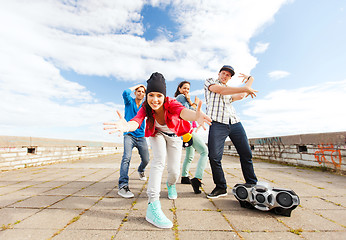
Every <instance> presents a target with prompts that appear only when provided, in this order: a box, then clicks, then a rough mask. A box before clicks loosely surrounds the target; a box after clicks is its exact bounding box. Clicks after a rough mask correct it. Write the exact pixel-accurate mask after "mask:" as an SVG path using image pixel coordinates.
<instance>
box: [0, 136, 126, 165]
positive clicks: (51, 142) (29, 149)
mask: <svg viewBox="0 0 346 240" xmlns="http://www.w3.org/2000/svg"><path fill="white" fill-rule="evenodd" d="M121 152H123V146H122V144H117V143H107V142H91V141H77V140H64V139H49V138H35V137H12V136H0V170H10V169H15V168H23V167H29V166H38V165H43V164H51V163H55V162H62V161H69V160H77V159H82V158H87V157H97V156H101V155H107V154H113V153H121Z"/></svg>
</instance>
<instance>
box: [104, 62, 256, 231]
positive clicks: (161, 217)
mask: <svg viewBox="0 0 346 240" xmlns="http://www.w3.org/2000/svg"><path fill="white" fill-rule="evenodd" d="M234 74H235V71H234V69H233V67H231V66H230V65H224V66H223V67H222V68H221V69H220V71H219V73H218V77H217V78H208V79H207V80H206V81H205V83H204V91H205V100H206V113H203V112H202V111H201V106H202V101H201V100H200V99H199V98H198V97H195V99H194V101H192V100H191V98H190V82H188V81H182V82H181V83H180V84H179V85H178V87H177V90H176V92H175V98H171V97H167V95H166V81H165V78H164V76H163V75H162V74H161V73H158V72H155V73H153V74H152V75H151V76H150V78H149V79H148V80H147V86H144V85H142V84H140V85H136V86H133V87H131V88H129V89H126V90H125V91H124V92H123V99H124V103H125V117H123V116H122V115H121V113H120V112H119V111H117V114H118V116H119V120H118V121H116V122H108V123H104V125H106V127H105V128H104V129H105V130H110V131H109V133H116V132H122V133H124V153H123V157H122V161H121V165H120V177H119V184H118V187H119V190H118V194H119V195H120V196H122V197H124V198H131V197H134V194H133V193H132V192H131V191H130V189H129V176H128V171H129V165H130V160H131V156H132V149H133V148H134V147H135V148H137V149H138V153H139V155H140V157H141V163H140V165H139V167H138V169H137V170H138V174H139V179H140V180H145V181H146V180H147V178H146V176H145V173H144V172H145V168H146V166H147V165H148V163H149V150H148V146H147V141H146V138H149V141H150V145H151V149H152V155H153V157H152V160H151V167H150V173H149V180H148V185H147V195H148V207H147V212H146V220H147V221H148V222H150V223H152V224H153V225H155V226H156V227H159V228H171V227H173V223H172V222H171V221H170V220H169V219H168V218H167V217H166V216H165V214H164V213H163V211H162V209H161V204H160V191H161V180H162V175H163V171H164V168H165V163H166V161H167V171H168V174H167V181H166V185H167V190H168V198H169V199H176V198H177V191H176V183H177V182H178V180H179V177H180V162H181V154H182V149H183V145H184V147H186V148H185V149H186V154H185V159H184V162H183V166H182V174H181V183H182V184H191V185H192V188H193V191H194V193H196V194H199V193H201V191H200V187H201V184H202V179H203V172H204V169H205V167H206V162H207V159H208V158H209V162H210V167H211V170H212V175H213V181H214V183H215V185H216V186H215V188H214V189H213V190H212V192H211V193H210V194H208V195H207V197H208V198H212V199H213V198H219V197H222V196H226V195H227V183H226V178H225V175H224V171H223V168H222V164H221V160H222V155H223V150H224V144H225V140H226V138H227V137H229V138H230V139H231V141H232V143H233V145H234V146H235V148H236V150H237V152H238V154H239V157H240V163H241V169H242V172H243V176H244V179H245V181H246V183H247V184H256V183H257V178H256V175H255V172H254V168H253V163H252V153H251V149H250V146H249V143H248V139H247V136H246V133H245V130H244V128H243V126H242V124H241V122H240V120H239V118H238V117H237V115H236V112H235V109H234V108H233V106H232V102H234V101H237V100H241V99H243V98H245V97H247V96H251V97H255V96H256V92H257V91H256V90H254V89H252V88H251V85H252V83H253V81H254V78H253V77H252V76H247V75H245V74H242V73H240V74H239V77H241V78H242V79H243V82H244V83H245V84H244V85H243V86H241V87H231V86H228V85H227V83H228V81H229V80H230V79H231V78H232V77H233V76H234ZM132 92H134V95H135V98H133V97H131V93H132ZM145 119H146V121H145V122H144V120H145ZM196 123H197V124H196ZM205 124H207V125H209V133H208V144H207V145H206V143H205V141H204V139H203V138H202V137H201V135H200V134H199V133H198V131H197V130H198V129H199V128H200V127H202V128H203V129H204V130H206V126H205ZM183 139H184V141H183ZM186 139H187V140H186ZM183 142H184V144H183ZM195 151H197V152H198V153H199V155H200V158H199V160H198V164H197V168H196V172H195V177H194V178H192V179H190V178H189V169H190V165H191V162H192V160H193V158H194V153H195Z"/></svg>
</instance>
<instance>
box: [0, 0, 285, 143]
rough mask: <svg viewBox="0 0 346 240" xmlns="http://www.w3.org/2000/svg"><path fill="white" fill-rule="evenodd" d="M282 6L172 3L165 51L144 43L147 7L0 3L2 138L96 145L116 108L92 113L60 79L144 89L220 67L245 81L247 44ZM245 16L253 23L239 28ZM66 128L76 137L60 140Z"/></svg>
mask: <svg viewBox="0 0 346 240" xmlns="http://www.w3.org/2000/svg"><path fill="white" fill-rule="evenodd" d="M287 2H289V1H288V0H280V1H278V0H266V1H261V2H259V1H256V0H251V1H234V2H232V4H231V5H232V7H231V8H230V7H229V6H230V2H229V1H228V0H225V1H200V2H199V3H198V4H196V2H195V1H187V0H186V1H181V0H176V1H171V3H172V6H173V7H172V9H171V11H170V13H171V14H172V18H173V19H176V20H177V22H178V23H179V26H180V29H179V32H178V33H176V34H178V36H180V37H178V38H177V39H178V40H175V41H169V38H165V37H164V35H165V34H164V33H163V35H162V36H160V38H158V39H155V40H153V41H146V40H145V39H144V38H143V37H142V35H143V31H144V28H143V26H142V22H141V21H142V16H141V15H140V11H141V9H142V7H143V6H144V4H146V3H148V1H145V0H133V1H122V0H116V1H114V0H99V1H90V0H86V1H62V0H61V1H52V0H51V1H46V0H36V1H22V0H11V1H3V2H2V3H1V7H0V21H1V23H2V24H1V25H0V89H1V90H0V101H1V102H3V103H6V105H5V104H2V105H1V107H0V111H1V113H2V114H1V117H0V129H1V132H2V134H4V135H31V136H42V137H64V136H67V137H66V138H69V137H68V136H71V137H73V136H74V138H75V139H78V137H79V136H80V137H83V138H87V139H95V138H97V139H102V138H104V136H100V135H99V133H98V132H97V131H96V130H95V128H94V127H93V126H96V125H97V124H99V123H100V122H102V121H105V120H107V119H112V117H113V116H114V115H113V113H112V111H114V109H115V107H118V106H115V105H114V104H109V103H99V102H98V100H97V99H95V98H94V96H93V93H92V92H90V90H89V89H86V88H85V87H84V86H82V85H80V84H78V83H75V82H71V81H68V80H66V79H64V78H63V77H62V76H61V74H60V70H73V71H75V72H76V73H79V74H85V75H98V76H113V77H115V78H117V79H124V80H130V81H138V80H139V79H143V78H144V79H145V78H146V77H147V76H149V75H150V73H151V72H153V71H157V69H160V71H162V72H164V73H165V77H166V79H167V80H170V79H172V80H173V79H175V78H177V77H183V78H184V79H205V78H206V77H207V76H213V75H215V74H216V73H217V71H218V70H219V68H220V66H222V65H223V64H225V63H227V64H232V65H233V66H234V67H235V69H236V70H238V69H239V70H238V71H242V72H244V73H247V72H250V71H251V69H253V68H254V67H255V65H256V64H257V60H256V58H255V57H253V56H251V54H250V50H249V47H248V41H249V39H250V38H251V37H252V36H253V35H254V34H256V33H257V32H258V31H259V30H260V29H261V28H262V27H263V26H264V25H265V24H267V23H268V22H271V21H273V16H274V14H275V13H276V12H277V11H278V10H279V8H280V7H281V6H282V5H283V4H284V3H287ZM151 3H152V4H155V6H164V5H165V4H166V3H167V2H166V1H158V0H152V1H151ZM244 12H246V15H247V16H251V18H244V15H243V13H244ZM134 64H135V65H136V68H135V69H134V68H133V67H132V66H133V65H134ZM240 81H241V80H239V82H240ZM110 116H112V117H110ZM64 127H66V128H69V129H72V128H74V129H79V130H80V131H79V132H77V130H75V131H73V130H71V131H70V133H66V132H65V133H63V132H62V131H61V128H64ZM83 128H84V129H85V131H82V129H83ZM88 131H90V133H89V134H86V132H88ZM72 133H73V136H72ZM64 134H65V135H64Z"/></svg>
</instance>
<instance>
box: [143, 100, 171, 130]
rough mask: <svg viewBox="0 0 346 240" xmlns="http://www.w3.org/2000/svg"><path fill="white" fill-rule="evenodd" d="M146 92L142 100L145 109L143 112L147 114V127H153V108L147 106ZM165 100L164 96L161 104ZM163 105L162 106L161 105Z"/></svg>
mask: <svg viewBox="0 0 346 240" xmlns="http://www.w3.org/2000/svg"><path fill="white" fill-rule="evenodd" d="M147 98H148V94H147V95H146V97H145V100H144V102H143V107H144V109H145V113H146V115H147V119H148V124H149V128H153V127H154V125H155V124H154V115H153V109H152V108H151V107H150V106H149V103H148V100H147ZM165 102H166V97H165V100H164V102H163V104H164V103H165ZM163 107H164V106H163Z"/></svg>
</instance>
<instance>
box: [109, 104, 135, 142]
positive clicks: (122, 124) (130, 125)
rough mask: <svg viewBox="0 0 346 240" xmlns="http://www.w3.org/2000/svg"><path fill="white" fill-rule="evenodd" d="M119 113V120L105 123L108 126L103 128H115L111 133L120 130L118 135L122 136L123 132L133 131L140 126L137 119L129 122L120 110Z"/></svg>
mask: <svg viewBox="0 0 346 240" xmlns="http://www.w3.org/2000/svg"><path fill="white" fill-rule="evenodd" d="M117 114H118V116H119V120H118V121H116V122H105V123H103V125H107V127H104V128H103V130H109V129H114V130H111V131H109V134H112V133H115V132H118V135H119V136H120V135H121V133H123V132H133V131H135V130H136V129H137V128H138V127H139V124H138V123H137V122H136V121H128V122H127V121H126V120H125V118H124V117H123V116H122V115H121V113H120V112H119V111H118V110H117Z"/></svg>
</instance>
